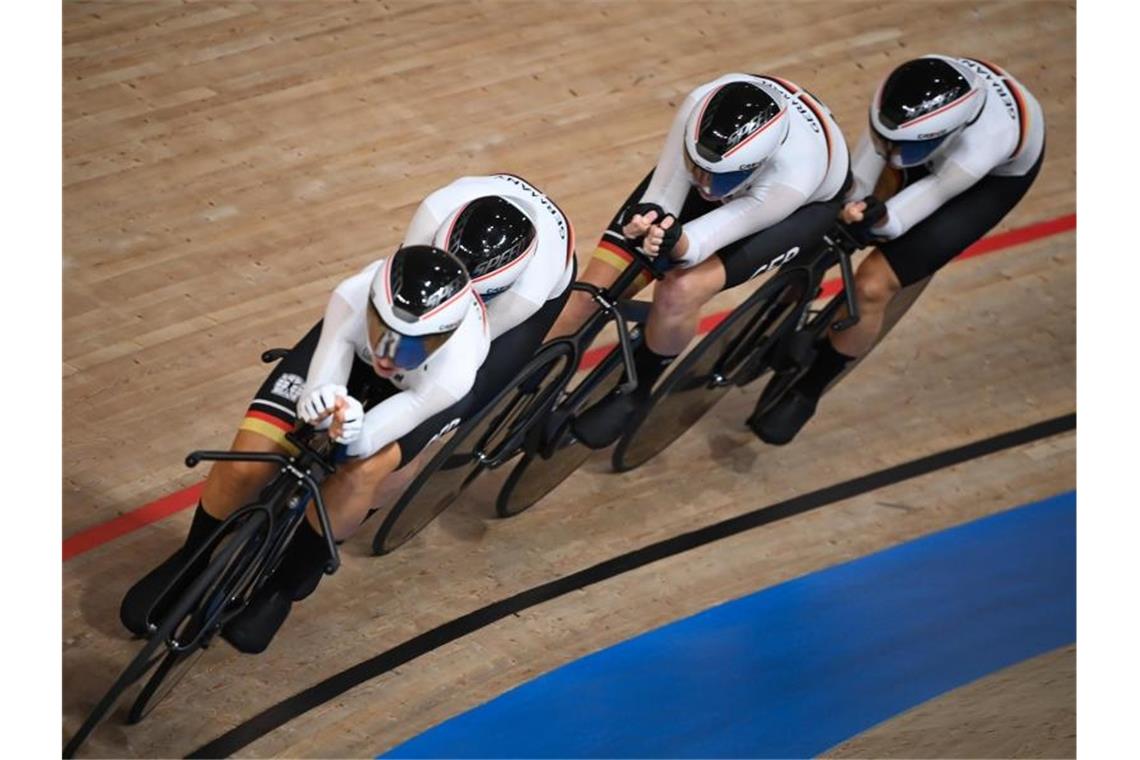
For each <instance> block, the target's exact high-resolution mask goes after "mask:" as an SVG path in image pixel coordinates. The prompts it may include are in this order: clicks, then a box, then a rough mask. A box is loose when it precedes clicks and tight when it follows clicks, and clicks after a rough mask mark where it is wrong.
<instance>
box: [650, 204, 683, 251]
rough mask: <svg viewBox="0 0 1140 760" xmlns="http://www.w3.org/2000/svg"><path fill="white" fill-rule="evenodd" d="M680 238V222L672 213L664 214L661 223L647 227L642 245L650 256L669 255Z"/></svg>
mask: <svg viewBox="0 0 1140 760" xmlns="http://www.w3.org/2000/svg"><path fill="white" fill-rule="evenodd" d="M680 240H681V223H680V222H678V221H677V218H676V217H675V216H673V215H672V214H666V215H665V218H664V219H663V220H662V221H661V224H654V225H653V226H651V227H650V228H649V232H648V233H647V234H646V236H645V242H644V243H643V244H642V247H643V248H644V249H645V252H646V253H648V254H650V255H651V256H662V257H666V258H668V257H669V254H671V253H673V249H674V248H676V247H677V243H678V242H679V241H680Z"/></svg>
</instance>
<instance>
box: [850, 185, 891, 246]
mask: <svg viewBox="0 0 1140 760" xmlns="http://www.w3.org/2000/svg"><path fill="white" fill-rule="evenodd" d="M847 205H848V207H851V208H852V212H854V211H855V207H858V214H859V218H858V219H857V220H855V221H852V222H848V223H847V230H848V231H849V232H850V233H851V237H853V238H855V240H857V241H858V242H859V244H860V245H863V246H867V245H871V244H872V243H874V242H875V241H876V240H877V239H878V236H877V235H876V234H875V232H874V230H873V229H872V228H873V227H874V226H875V225H876V224H878V223H879V222H881V221H882V220H883V217H885V216H886V215H887V205H886V204H885V203H883V202H882V201H881V200H879V199H878V198H876V197H875V196H873V195H868V196H867V197H866V198H864V199H863V200H861V201H857V202H855V203H849V204H847ZM846 211H847V209H846V208H845V209H844V213H846Z"/></svg>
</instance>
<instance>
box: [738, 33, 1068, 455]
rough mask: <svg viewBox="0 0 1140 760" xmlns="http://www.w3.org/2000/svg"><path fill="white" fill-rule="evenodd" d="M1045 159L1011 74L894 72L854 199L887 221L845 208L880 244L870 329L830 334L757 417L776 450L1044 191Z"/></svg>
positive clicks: (931, 63)
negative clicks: (1036, 188)
mask: <svg viewBox="0 0 1140 760" xmlns="http://www.w3.org/2000/svg"><path fill="white" fill-rule="evenodd" d="M1044 154H1045V122H1044V119H1043V117H1042V112H1041V106H1040V104H1039V103H1038V102H1037V100H1036V99H1035V98H1034V97H1033V95H1032V94H1031V93H1030V92H1029V90H1027V89H1026V88H1025V86H1024V85H1022V84H1021V83H1020V82H1018V81H1017V80H1016V79H1014V78H1013V77H1012V76H1010V75H1009V74H1008V73H1007V72H1006V71H1004V70H1003V69H1001V68H1000V67H998V66H995V65H994V64H992V63H987V62H985V61H979V60H974V59H970V58H952V57H948V56H943V55H926V56H923V57H921V58H916V59H914V60H910V61H907V62H906V63H903V64H902V65H901V66H899V67H898V68H896V69H895V70H894V71H892V72H891V73H890V75H889V76H887V78H886V79H885V80H884V81H883V82H882V84H881V85H880V86H879V89H878V90H877V91H876V93H875V96H874V99H873V100H872V102H871V108H870V126H869V129H868V131H867V132H866V133H865V134H864V135H863V137H862V139H861V140H860V141H859V144H858V146H857V147H856V149H855V158H854V161H853V171H854V174H855V186H854V187H853V188H852V191H851V192H850V193H849V198H850V199H855V198H862V197H864V195H865V194H867V193H870V192H872V191H873V193H874V196H875V199H877V201H879V202H882V201H885V203H886V212H887V213H886V216H885V217H884V218H883V219H882V220H881V221H880V222H878V223H877V224H875V225H873V226H867V225H865V224H862V216H863V212H864V211H865V210H866V204H865V203H863V202H862V201H853V202H851V203H849V204H848V205H847V206H845V208H844V220H845V221H848V222H850V223H852V224H853V228H854V229H855V231H856V232H857V235H858V236H860V237H861V242H864V243H870V242H875V244H876V248H875V249H874V250H873V251H872V252H871V253H870V254H869V255H868V256H867V257H866V259H864V260H863V262H862V263H861V264H860V266H859V269H858V271H857V272H856V276H855V284H856V302H857V303H858V306H859V315H860V321H859V323H858V324H857V325H855V326H854V327H852V328H850V329H848V330H845V331H843V332H840V333H835V332H832V333H830V334H829V335H827V336H826V338H825V339H824V340H823V341H821V343H820V345H819V346H818V347H817V348H818V353H817V356H816V359H815V361H814V362H813V364H812V366H811V368H810V369H809V370H808V372H807V373H806V374H805V376H804V377H803V378H802V379H801V380H800V382H798V383H797V384H796V386H794V387H793V388H792V389H791V390H790V391H789V393H788V395H787V396H786V397H785V398H784V399H782V401H781V402H780V403H779V404H777V405H776V406H775V407H774V408H773V409H772V410H771V411H769V412H768V413H767V414H766V415H763V416H762V417H761V416H757V415H755V414H754V415H753V417H752V418H750V419H749V425H750V426H751V427H752V429H753V430H754V431H755V432H756V434H757V435H758V436H759V437H760V438H761V439H762V440H764V441H767V442H768V443H774V444H784V443H787V442H788V441H790V440H792V438H793V437H794V436H795V435H796V433H797V432H799V430H800V429H801V428H802V427H803V426H804V425H805V424H806V423H807V421H808V420H809V419H811V417H812V415H813V414H814V413H815V409H816V406H817V404H818V402H819V398H820V396H821V395H822V394H823V392H824V390H825V389H826V388H827V387H828V385H830V384H831V383H832V382H833V381H834V380H835V379H836V378H837V377H838V376H839V375H840V374H841V373H842V372H843V370H844V368H845V367H846V366H847V365H848V364H849V363H850V362H851V361H853V360H854V359H855V358H857V357H860V356H862V355H864V354H866V353H867V352H868V351H869V350H870V349H871V348H872V347H873V346H874V344H875V341H876V339H877V338H878V336H879V332H880V331H881V328H882V324H883V317H884V314H885V312H886V309H887V306H888V305H889V304H890V302H891V300H892V299H893V298H894V297H895V295H896V294H898V292H899V291H900V290H901V289H902V288H904V287H907V286H908V285H912V284H914V283H917V282H919V281H921V280H924V279H926V278H927V277H929V276H931V275H933V274H934V273H935V272H937V271H938V270H939V269H941V268H942V267H943V266H945V265H946V264H947V263H949V261H950V260H951V259H953V258H954V257H955V256H957V255H958V254H959V253H961V252H962V251H964V250H965V249H966V248H967V247H968V246H969V245H970V244H972V243H974V242H975V241H977V240H978V239H979V238H981V237H982V236H983V235H985V234H986V232H987V231H989V230H990V229H991V228H993V227H994V225H996V224H997V223H998V222H1000V221H1001V220H1002V218H1003V217H1004V216H1005V215H1006V214H1008V213H1009V212H1010V211H1011V210H1012V209H1013V207H1014V206H1016V205H1017V204H1018V202H1019V201H1020V200H1021V198H1022V196H1024V195H1025V193H1026V192H1027V191H1028V190H1029V187H1030V186H1031V185H1032V184H1033V180H1034V179H1035V178H1036V177H1037V172H1038V171H1039V170H1040V168H1041V162H1042V160H1043V157H1044ZM845 314H846V312H845V311H844V314H843V315H845ZM843 315H841V316H843Z"/></svg>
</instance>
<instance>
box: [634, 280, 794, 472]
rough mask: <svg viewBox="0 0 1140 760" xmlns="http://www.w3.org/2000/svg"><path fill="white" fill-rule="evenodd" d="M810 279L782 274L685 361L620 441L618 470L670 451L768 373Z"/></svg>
mask: <svg viewBox="0 0 1140 760" xmlns="http://www.w3.org/2000/svg"><path fill="white" fill-rule="evenodd" d="M808 281H809V277H808V274H807V272H806V271H805V270H802V269H793V270H789V271H786V272H779V273H777V274H776V276H775V277H773V278H772V279H770V280H768V281H767V282H765V283H764V284H763V285H761V286H760V287H759V288H758V289H757V290H756V292H755V293H753V294H752V295H751V296H749V297H748V299H747V300H745V301H744V303H742V304H741V305H740V306H738V307H737V308H736V309H735V310H734V311H733V312H732V313H731V314H729V315H728V317H726V318H725V319H724V321H722V322H721V323H720V324H719V325H717V326H716V327H715V328H713V330H712V331H711V332H710V333H709V334H708V335H707V336H705V338H704V339H703V340H701V342H700V343H698V344H697V345H696V347H694V348H693V350H692V351H690V352H689V353H688V354H687V355H686V356H685V358H684V359H682V360H681V361H680V362H679V363H678V365H677V367H676V368H675V369H674V370H673V371H672V372H670V373H669V375H668V376H667V377H666V378H665V379H664V380H663V381H662V383H661V385H659V386H658V387H657V389H656V390H655V391H654V392H653V398H652V403H651V405H650V406H649V407H647V409H646V412H645V414H644V415H643V416H642V417H641V418H640V419H638V420H635V421H634V422H633V424H632V425H631V426H630V429H629V432H627V433H626V434H625V435H624V436H622V438H621V440H620V441H618V444H617V448H616V449H615V450H614V454H613V467H614V470H616V471H617V472H625V471H627V470H632V469H634V468H635V467H640V466H641V465H642V464H644V463H645V462H647V461H649V460H650V459H652V458H653V457H655V456H657V455H658V454H659V453H661V452H662V451H664V450H665V449H666V448H668V447H669V445H670V444H672V443H673V442H674V441H675V440H677V439H678V438H680V437H681V435H682V434H684V432H685V431H686V430H688V429H689V428H690V427H692V426H693V425H694V424H695V423H696V422H697V420H699V419H700V418H701V417H703V416H704V415H705V413H706V412H708V410H709V409H712V408H713V406H714V405H716V403H717V402H718V401H720V399H721V397H722V396H723V395H724V394H725V393H726V392H727V391H728V389H729V388H730V387H732V386H734V385H742V384H745V383H747V382H751V381H752V380H755V379H756V378H757V377H759V376H760V375H762V374H764V373H765V372H766V371H767V363H766V361H767V357H768V355H769V353H770V351H771V349H772V348H773V347H774V346H775V345H776V344H777V343H778V341H779V340H780V339H781V338H782V337H783V336H784V335H785V334H787V332H788V331H790V330H791V329H792V328H793V327H795V323H796V320H797V318H798V316H799V312H800V309H801V308H802V306H803V304H804V298H805V295H806V294H805V291H806V289H807V287H808Z"/></svg>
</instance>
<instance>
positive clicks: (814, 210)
mask: <svg viewBox="0 0 1140 760" xmlns="http://www.w3.org/2000/svg"><path fill="white" fill-rule="evenodd" d="M651 179H653V172H652V171H650V172H649V174H647V175H646V177H645V179H643V180H642V181H641V184H640V185H638V186H637V188H636V189H634V191H633V193H631V194H630V196H629V197H628V198H626V200H625V203H623V204H622V206H621V209H619V210H618V212H617V214H615V215H614V218H613V219H612V220H611V221H610V224H609V227H607V228H606V229H607V230H608V231H609V232H613V233H616V234H617V235H619V236H620V235H621V229H622V220H623V219H624V218H625V215H626V210H627V209H629V208H631V207H632V206H634V205H635V204H636V203H637V202H638V201H639V200H640V199H641V196H642V195H644V194H645V189H646V188H647V187H649V181H650V180H651ZM850 182H851V176H850V174H848V177H847V182H845V183H844V187H843V189H841V190H840V191H839V192H838V193H836V194H835V196H834V197H833V198H831V199H829V200H826V201H819V202H817V203H809V204H807V205H805V206H801V207H800V208H798V209H796V210H795V211H793V212H792V213H791V214H789V215H788V217H787V218H785V219H783V220H781V221H779V222H777V223H776V224H773V225H772V226H771V227H766V228H765V229H762V230H760V231H759V232H757V233H756V234H754V235H749V236H748V237H745V238H741V239H740V240H737V241H736V242H734V243H730V244H729V245H726V246H725V247H723V248H721V249H720V250H719V251H717V252H716V253H714V254H713V255H714V256H716V257H717V258H719V259H720V261H721V264H723V265H724V273H725V282H724V289H725V290H728V289H729V288H734V287H736V286H737V285H740V284H741V283H743V282H747V281H748V280H751V279H752V278H753V277H756V276H757V275H760V274H763V273H764V272H766V271H768V270H769V269H770V268H772V267H773V266H776V265H779V264H783V263H786V262H787V261H790V260H792V259H793V258H795V257H796V256H804V255H806V254H808V253H809V252H811V251H813V250H814V249H815V248H816V247H817V246H819V245H821V244H822V242H823V241H822V238H823V236H824V234H825V233H826V232H827V231H828V230H829V229H831V227H832V226H833V225H834V224H835V222H836V219H837V217H838V216H839V210H840V209H841V208H842V206H843V193H844V192H846V189H847V186H848V185H849V184H850ZM721 205H722V203H721V202H720V201H708V200H705V199H704V198H702V197H701V194H700V193H699V192H697V189H696V188H691V189H690V190H689V194H688V195H687V196H686V197H685V203H684V205H683V206H682V207H681V213H680V215H679V216H678V217H677V219H678V221H680V222H681V224H684V223H685V222H688V221H692V220H693V219H696V218H697V217H699V216H703V215H705V214H707V213H708V212H710V211H712V210H714V209H716V208H719V207H720V206H721ZM789 254H791V255H789ZM594 256H596V257H598V258H601V259H602V260H604V261H607V262H608V263H610V264H612V265H613V266H614V267H616V268H617V269H624V268H625V267H626V266H627V265H628V264H629V262H631V261H633V254H632V253H631V252H630V251H629V250H628V248H627V247H626V244H625V243H624V242H617V241H615V240H614V239H613V238H611V237H603V238H602V240H601V242H599V243H598V249H597V250H596V251H595V252H594ZM648 283H649V277H648V275H643V276H642V277H640V278H638V282H637V284H638V286H640V287H644V286H645V285H647V284H648Z"/></svg>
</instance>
